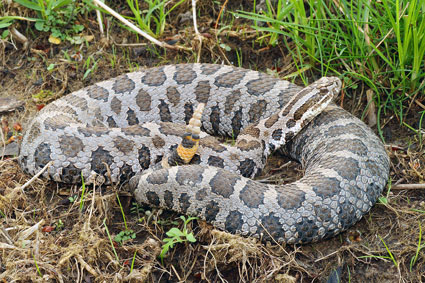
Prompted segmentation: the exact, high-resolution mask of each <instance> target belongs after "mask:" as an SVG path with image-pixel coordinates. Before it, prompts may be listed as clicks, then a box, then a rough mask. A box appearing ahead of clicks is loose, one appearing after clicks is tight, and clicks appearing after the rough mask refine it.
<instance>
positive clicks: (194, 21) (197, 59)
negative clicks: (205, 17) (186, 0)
mask: <svg viewBox="0 0 425 283" xmlns="http://www.w3.org/2000/svg"><path fill="white" fill-rule="evenodd" d="M192 18H193V29H194V30H195V34H196V37H197V38H198V40H199V47H198V56H197V58H196V62H197V63H199V62H200V57H201V50H202V36H201V34H200V33H199V30H198V23H197V22H196V0H192Z"/></svg>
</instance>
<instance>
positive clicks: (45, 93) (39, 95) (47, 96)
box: [32, 89, 54, 102]
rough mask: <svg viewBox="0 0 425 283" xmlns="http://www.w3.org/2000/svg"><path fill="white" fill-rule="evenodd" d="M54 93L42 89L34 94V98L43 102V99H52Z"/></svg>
mask: <svg viewBox="0 0 425 283" xmlns="http://www.w3.org/2000/svg"><path fill="white" fill-rule="evenodd" d="M53 95H54V93H53V92H52V91H51V90H45V89H42V90H40V91H39V92H38V93H36V94H33V95H32V98H34V99H35V101H38V102H41V101H46V100H50V99H51V98H52V97H53Z"/></svg>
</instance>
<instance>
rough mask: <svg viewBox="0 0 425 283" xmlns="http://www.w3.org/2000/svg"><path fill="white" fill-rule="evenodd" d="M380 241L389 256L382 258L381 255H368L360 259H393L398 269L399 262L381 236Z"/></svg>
mask: <svg viewBox="0 0 425 283" xmlns="http://www.w3.org/2000/svg"><path fill="white" fill-rule="evenodd" d="M378 237H379V239H380V240H381V242H382V243H383V244H384V246H385V249H386V250H387V253H388V256H380V255H367V256H360V257H359V258H381V259H391V260H392V262H393V263H394V265H395V266H396V267H398V265H399V264H398V262H397V260H396V259H395V257H394V255H393V253H392V252H391V250H390V249H389V248H388V246H387V244H386V243H385V241H384V239H382V238H381V236H379V235H378Z"/></svg>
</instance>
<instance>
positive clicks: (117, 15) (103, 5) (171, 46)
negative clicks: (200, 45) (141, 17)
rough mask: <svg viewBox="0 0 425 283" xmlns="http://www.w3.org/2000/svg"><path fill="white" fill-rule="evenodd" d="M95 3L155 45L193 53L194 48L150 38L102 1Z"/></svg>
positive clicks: (95, 1)
mask: <svg viewBox="0 0 425 283" xmlns="http://www.w3.org/2000/svg"><path fill="white" fill-rule="evenodd" d="M93 2H94V3H96V4H97V5H98V6H100V7H101V8H103V9H104V10H106V11H108V13H110V14H111V15H112V16H114V17H115V18H117V19H118V20H119V21H121V22H122V23H123V24H125V25H126V26H128V27H129V28H131V29H132V30H134V31H135V32H137V33H138V34H140V35H141V36H143V37H144V38H146V39H148V40H149V41H151V42H152V43H154V44H156V45H158V46H161V47H164V48H169V49H174V50H180V49H182V50H187V51H191V50H192V48H188V47H183V46H178V45H170V44H167V43H165V42H161V41H159V40H157V39H155V38H154V37H152V36H150V35H149V34H147V33H146V32H144V31H142V30H141V29H139V28H138V27H136V26H135V25H134V24H132V23H131V22H130V21H128V20H126V19H125V18H124V17H123V16H121V15H120V14H118V13H117V12H115V11H114V10H112V9H111V8H109V7H108V6H107V5H105V4H104V3H102V2H101V1H99V0H93Z"/></svg>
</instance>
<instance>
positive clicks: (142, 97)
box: [136, 89, 152, 111]
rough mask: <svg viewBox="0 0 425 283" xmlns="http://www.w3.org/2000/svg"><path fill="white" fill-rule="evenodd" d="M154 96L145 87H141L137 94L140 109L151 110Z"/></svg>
mask: <svg viewBox="0 0 425 283" xmlns="http://www.w3.org/2000/svg"><path fill="white" fill-rule="evenodd" d="M151 103H152V98H151V95H150V94H149V93H148V92H147V91H146V90H144V89H140V90H139V92H138V93H137V95H136V104H137V106H138V107H139V109H140V111H150V110H151Z"/></svg>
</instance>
